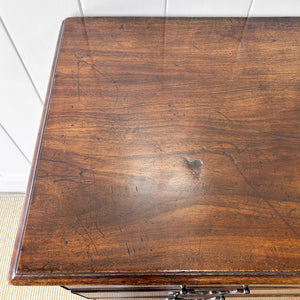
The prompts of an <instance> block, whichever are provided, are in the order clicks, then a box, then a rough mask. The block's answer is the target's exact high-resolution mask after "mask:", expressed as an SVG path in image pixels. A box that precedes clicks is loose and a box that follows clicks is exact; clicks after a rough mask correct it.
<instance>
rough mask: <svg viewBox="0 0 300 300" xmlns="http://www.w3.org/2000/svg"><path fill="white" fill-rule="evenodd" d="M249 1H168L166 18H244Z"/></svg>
mask: <svg viewBox="0 0 300 300" xmlns="http://www.w3.org/2000/svg"><path fill="white" fill-rule="evenodd" d="M250 5H251V0H228V1H224V0H185V1H181V0H168V1H167V16H187V17H189V16H195V17H196V16H199V17H206V16H207V17H220V16H231V17H246V16H247V14H248V11H249V8H250Z"/></svg>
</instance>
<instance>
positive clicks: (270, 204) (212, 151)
mask: <svg viewBox="0 0 300 300" xmlns="http://www.w3.org/2000/svg"><path fill="white" fill-rule="evenodd" d="M202 149H203V150H204V151H206V152H209V153H212V154H216V155H223V156H227V157H228V158H229V159H230V160H231V161H232V162H233V165H234V166H235V168H236V170H237V171H238V173H239V174H240V176H241V177H242V178H243V180H244V181H245V182H246V184H247V185H248V186H249V187H250V188H251V189H252V191H253V192H254V193H255V194H256V196H258V197H259V198H260V199H262V200H263V201H264V202H265V203H266V204H267V205H268V206H269V207H270V209H271V210H272V211H273V212H274V213H275V214H276V215H277V216H278V217H279V218H280V219H281V221H282V222H283V223H284V224H285V225H286V226H287V227H288V228H289V229H290V230H291V231H292V232H293V233H294V235H295V236H296V237H297V238H298V237H299V234H298V232H296V231H295V229H294V228H293V227H292V226H291V225H290V224H289V222H288V221H287V220H286V219H285V218H284V217H283V216H282V215H281V214H280V213H279V211H278V210H277V209H276V208H275V207H274V205H273V204H272V203H271V202H270V201H269V200H268V199H266V198H265V197H264V196H263V195H261V193H260V192H259V191H258V190H257V189H256V187H255V186H254V185H253V184H252V183H251V182H250V181H249V180H248V178H247V177H246V176H245V175H244V173H243V172H242V171H241V169H240V168H239V166H238V164H237V162H236V160H235V158H234V157H233V156H232V155H231V154H230V153H228V152H226V151H215V150H210V149H207V148H206V147H203V148H202Z"/></svg>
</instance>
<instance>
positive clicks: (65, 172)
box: [10, 18, 300, 285]
mask: <svg viewBox="0 0 300 300" xmlns="http://www.w3.org/2000/svg"><path fill="white" fill-rule="evenodd" d="M299 39H300V22H299V20H298V19H297V18H250V19H244V18H217V19H213V18H201V19H197V18H167V19H165V18H85V19H81V18H71V19H67V20H66V24H65V29H64V34H63V38H62V42H61V46H60V54H59V57H58V64H57V68H56V71H55V76H54V84H53V87H52V89H51V92H52V93H51V99H50V103H49V110H48V112H47V111H46V112H45V114H46V124H45V129H44V133H43V140H42V145H41V148H40V155H39V157H38V163H37V165H36V167H35V168H34V176H33V177H32V181H33V189H32V193H28V195H27V200H26V201H27V203H30V206H29V209H28V217H27V218H25V219H24V221H23V223H24V224H23V225H24V229H23V226H22V227H20V231H19V235H18V239H17V244H18V245H19V248H16V251H15V254H14V257H13V262H12V271H11V277H10V282H11V283H13V284H42V285H44V284H60V285H68V284H69V285H70V284H91V283H94V284H96V283H98V284H133V285H139V284H150V285H151V284H182V283H183V282H184V283H185V284H241V283H242V284H261V283H264V284H279V283H280V284H300V242H299V233H300V218H299V216H300V209H299V208H300V207H299V199H300V167H299V166H300V151H299V150H300V131H299V123H300V121H299V120H300V113H299V112H300V110H299V108H300V99H299V95H300V51H299V50H300V49H299ZM34 179H35V180H34ZM25 223H26V224H25ZM23 230H24V233H23Z"/></svg>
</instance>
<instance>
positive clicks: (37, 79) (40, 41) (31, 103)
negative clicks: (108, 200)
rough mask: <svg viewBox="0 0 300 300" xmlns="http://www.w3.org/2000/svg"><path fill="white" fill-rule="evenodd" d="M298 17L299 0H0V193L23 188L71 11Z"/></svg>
mask: <svg viewBox="0 0 300 300" xmlns="http://www.w3.org/2000/svg"><path fill="white" fill-rule="evenodd" d="M83 15H84V16H186V17H189V16H199V17H202V16H210V17H212V16H216V17H217V16H235V17H238V16H241V17H245V16H300V0H284V1H283V0H185V1H181V0H151V1H149V0H44V1H40V0H27V1H20V0H9V1H7V0H0V17H1V22H0V192H20V191H21V192H22V191H25V187H26V184H27V180H28V176H29V169H30V163H31V160H32V155H33V151H34V146H35V139H36V136H37V131H38V126H39V122H40V117H41V112H42V103H43V101H44V98H45V94H46V89H47V85H48V78H49V75H50V70H51V65H52V59H53V56H54V51H55V46H56V41H57V37H58V32H59V28H60V25H61V22H62V21H63V20H64V19H65V18H67V17H72V16H83Z"/></svg>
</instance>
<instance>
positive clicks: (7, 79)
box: [0, 23, 42, 160]
mask: <svg viewBox="0 0 300 300" xmlns="http://www.w3.org/2000/svg"><path fill="white" fill-rule="evenodd" d="M0 45H1V47H0V57H2V58H5V59H1V60H0V95H1V97H0V123H1V124H2V125H3V126H4V128H5V129H6V130H7V131H8V133H9V134H10V136H11V137H12V138H13V139H14V141H15V142H16V143H17V145H18V146H19V147H20V148H21V150H22V151H23V153H24V154H25V155H26V157H27V158H28V159H29V160H31V158H32V155H33V150H34V145H35V140H36V136H37V133H38V126H39V122H40V117H41V113H42V103H41V102H40V100H39V97H38V95H37V93H36V91H35V89H34V88H33V85H32V83H31V81H30V79H29V77H28V75H27V73H26V71H25V69H24V67H23V65H22V63H21V61H20V59H19V57H18V55H17V53H16V51H15V49H14V48H13V46H12V44H11V42H10V40H9V38H8V36H7V34H6V32H5V30H4V28H3V26H2V24H1V23H0Z"/></svg>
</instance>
